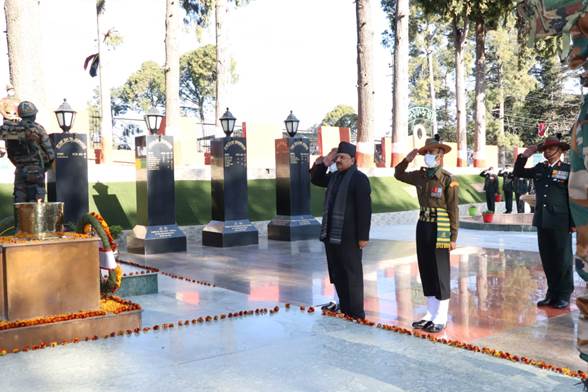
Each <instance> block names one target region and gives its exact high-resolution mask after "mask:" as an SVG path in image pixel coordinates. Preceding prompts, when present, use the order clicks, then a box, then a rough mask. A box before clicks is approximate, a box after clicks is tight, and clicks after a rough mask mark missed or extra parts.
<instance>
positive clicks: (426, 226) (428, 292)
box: [416, 220, 451, 300]
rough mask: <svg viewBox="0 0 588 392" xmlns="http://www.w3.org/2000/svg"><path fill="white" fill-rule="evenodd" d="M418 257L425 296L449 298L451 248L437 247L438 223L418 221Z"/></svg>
mask: <svg viewBox="0 0 588 392" xmlns="http://www.w3.org/2000/svg"><path fill="white" fill-rule="evenodd" d="M416 243H417V259H418V264H419V273H420V275H421V282H422V284H423V292H424V294H425V297H435V298H437V299H438V300H444V299H449V296H450V294H451V287H450V286H449V273H450V270H451V267H450V265H449V249H437V248H436V247H435V246H436V244H437V223H434V222H423V221H421V220H419V221H418V223H417V228H416Z"/></svg>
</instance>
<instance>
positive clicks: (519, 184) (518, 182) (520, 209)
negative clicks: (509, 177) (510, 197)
mask: <svg viewBox="0 0 588 392" xmlns="http://www.w3.org/2000/svg"><path fill="white" fill-rule="evenodd" d="M513 176H514V173H513ZM513 184H514V187H513V188H514V193H515V200H516V203H517V213H518V214H522V213H524V212H525V202H524V201H522V200H521V196H522V195H524V194H525V193H527V192H529V180H528V179H526V178H519V177H515V178H514V183H513Z"/></svg>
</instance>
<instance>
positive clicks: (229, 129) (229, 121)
mask: <svg viewBox="0 0 588 392" xmlns="http://www.w3.org/2000/svg"><path fill="white" fill-rule="evenodd" d="M219 120H220V122H221V126H222V127H223V132H224V133H225V135H227V137H231V134H232V133H233V129H235V121H237V119H236V118H235V116H233V114H232V113H231V112H229V108H227V111H226V112H225V114H223V116H222V117H221V118H220V119H219Z"/></svg>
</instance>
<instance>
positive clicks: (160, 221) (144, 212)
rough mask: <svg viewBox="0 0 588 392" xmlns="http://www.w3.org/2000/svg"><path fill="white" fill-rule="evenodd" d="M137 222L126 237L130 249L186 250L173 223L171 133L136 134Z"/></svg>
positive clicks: (184, 243)
mask: <svg viewBox="0 0 588 392" xmlns="http://www.w3.org/2000/svg"><path fill="white" fill-rule="evenodd" d="M135 160H136V165H137V182H136V187H137V225H136V226H135V227H134V228H133V231H132V232H131V233H130V234H129V236H128V237H127V249H128V251H129V252H131V253H141V254H155V253H167V252H185V251H186V235H185V234H184V232H183V231H182V230H181V229H180V228H179V227H178V225H177V224H176V200H175V183H174V141H173V137H172V136H162V135H149V136H138V137H136V138H135Z"/></svg>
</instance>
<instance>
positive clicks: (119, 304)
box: [0, 296, 141, 331]
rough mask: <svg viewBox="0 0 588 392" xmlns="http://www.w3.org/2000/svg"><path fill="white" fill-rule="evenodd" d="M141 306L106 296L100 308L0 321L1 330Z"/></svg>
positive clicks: (116, 311) (95, 315) (122, 310)
mask: <svg viewBox="0 0 588 392" xmlns="http://www.w3.org/2000/svg"><path fill="white" fill-rule="evenodd" d="M140 309H141V306H140V305H138V304H136V303H134V302H131V301H128V300H125V299H122V298H120V297H116V296H109V297H105V298H103V299H101V300H100V310H89V311H84V312H76V313H65V314H57V315H53V316H45V317H35V318H31V319H27V320H15V321H0V331H5V330H8V329H13V328H23V327H31V326H35V325H43V324H52V323H59V322H62V321H69V320H81V319H86V318H90V317H99V316H105V315H106V314H108V313H113V314H119V313H123V312H130V311H133V310H140Z"/></svg>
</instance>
